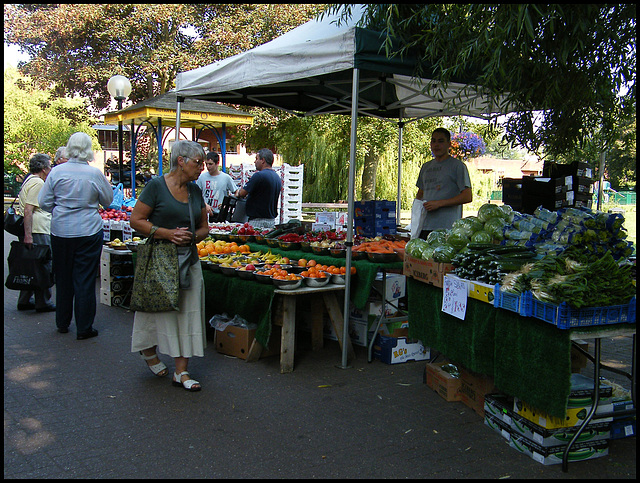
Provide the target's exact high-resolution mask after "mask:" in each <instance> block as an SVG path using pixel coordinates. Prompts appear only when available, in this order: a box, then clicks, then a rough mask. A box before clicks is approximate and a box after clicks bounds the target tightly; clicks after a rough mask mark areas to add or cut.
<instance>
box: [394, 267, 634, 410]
mask: <svg viewBox="0 0 640 483" xmlns="http://www.w3.org/2000/svg"><path fill="white" fill-rule="evenodd" d="M407 292H408V305H409V337H413V338H417V339H420V340H421V341H422V342H423V343H424V344H425V345H427V346H429V347H432V348H434V349H436V350H438V351H440V352H442V353H443V354H444V355H445V356H446V357H448V358H449V359H451V360H452V361H453V362H454V363H457V364H461V365H463V366H464V367H466V368H468V369H470V370H471V371H474V372H478V373H481V374H485V375H489V376H492V377H493V378H494V384H495V386H496V387H497V388H498V390H500V391H501V392H504V393H505V394H509V395H512V396H517V397H518V398H520V399H522V400H524V401H527V403H529V404H530V405H531V406H533V407H535V408H537V409H538V410H540V411H544V412H546V413H547V414H549V415H551V416H555V417H560V418H564V417H565V415H566V414H565V413H566V404H567V399H568V397H569V393H570V388H571V382H570V381H571V340H572V339H575V338H601V337H608V336H615V335H617V331H619V330H625V331H629V330H631V331H633V332H634V333H635V324H612V325H602V326H594V327H581V328H579V329H569V330H561V329H558V328H557V327H555V326H554V325H551V324H549V323H547V322H544V321H542V320H538V319H535V318H532V317H522V316H520V315H518V314H516V313H515V312H509V311H507V310H503V309H497V308H494V307H493V306H492V305H490V304H487V303H484V302H481V301H478V300H475V299H468V300H467V311H466V317H465V320H460V319H458V318H456V317H453V316H451V315H449V314H445V313H443V312H442V311H441V308H442V289H441V288H438V287H434V286H432V285H428V284H425V283H422V282H420V281H417V280H414V279H412V278H408V279H407Z"/></svg>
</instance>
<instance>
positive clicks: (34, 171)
mask: <svg viewBox="0 0 640 483" xmlns="http://www.w3.org/2000/svg"><path fill="white" fill-rule="evenodd" d="M50 171H51V158H50V157H49V155H48V154H34V155H33V156H31V158H30V159H29V176H28V177H27V178H26V179H25V180H24V183H22V188H20V193H19V194H18V212H19V213H22V215H23V216H24V237H20V241H21V242H23V243H25V244H26V245H29V246H31V245H32V244H36V245H49V246H51V237H50V234H51V213H47V212H46V211H44V210H43V209H42V208H40V204H39V203H38V195H39V194H40V190H41V189H42V187H43V186H44V182H45V180H46V179H47V176H48V175H49V172H50ZM47 268H48V270H49V271H51V262H49V263H48V264H47ZM32 295H33V296H34V300H35V304H34V303H33V302H31V296H32ZM50 300H51V289H50V288H45V289H40V290H20V295H19V296H18V310H29V309H36V312H53V311H54V310H56V306H55V305H53V304H52V303H50Z"/></svg>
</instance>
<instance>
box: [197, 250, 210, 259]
mask: <svg viewBox="0 0 640 483" xmlns="http://www.w3.org/2000/svg"><path fill="white" fill-rule="evenodd" d="M198 255H199V256H201V257H206V256H207V255H209V252H208V251H207V249H206V248H200V249H199V250H198Z"/></svg>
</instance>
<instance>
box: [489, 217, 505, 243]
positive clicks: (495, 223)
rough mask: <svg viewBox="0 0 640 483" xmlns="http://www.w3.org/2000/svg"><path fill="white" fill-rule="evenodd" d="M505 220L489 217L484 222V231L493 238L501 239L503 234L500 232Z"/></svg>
mask: <svg viewBox="0 0 640 483" xmlns="http://www.w3.org/2000/svg"><path fill="white" fill-rule="evenodd" d="M505 224H506V222H505V220H503V219H502V218H491V219H490V220H488V221H486V222H485V224H484V231H486V232H487V233H488V234H489V235H491V238H493V239H494V240H502V239H503V238H504V235H503V234H502V231H503V228H504V226H505Z"/></svg>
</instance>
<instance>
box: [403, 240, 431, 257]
mask: <svg viewBox="0 0 640 483" xmlns="http://www.w3.org/2000/svg"><path fill="white" fill-rule="evenodd" d="M426 246H428V245H427V242H426V241H425V240H423V239H422V238H413V239H411V240H409V241H408V242H407V244H406V246H405V247H404V249H405V252H406V253H408V254H409V256H410V257H413V258H421V257H422V249H423V248H424V247H426Z"/></svg>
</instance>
